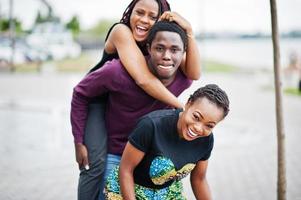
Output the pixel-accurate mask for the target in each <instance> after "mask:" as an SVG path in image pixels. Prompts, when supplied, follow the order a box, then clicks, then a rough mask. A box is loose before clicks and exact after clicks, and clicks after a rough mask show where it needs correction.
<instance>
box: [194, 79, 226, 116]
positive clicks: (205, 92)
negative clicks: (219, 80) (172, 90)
mask: <svg viewBox="0 0 301 200" xmlns="http://www.w3.org/2000/svg"><path fill="white" fill-rule="evenodd" d="M204 97H206V98H207V99H208V100H209V101H211V102H212V103H214V104H216V105H217V106H218V107H219V108H222V109H223V110H224V117H226V116H227V115H228V113H229V99H228V96H227V94H226V92H225V91H224V90H222V89H221V88H219V87H218V86H217V85H215V84H208V85H206V86H204V87H201V88H199V89H197V90H196V91H195V92H194V93H193V94H192V95H190V97H189V99H188V102H191V103H193V102H195V101H196V100H197V99H200V98H204Z"/></svg>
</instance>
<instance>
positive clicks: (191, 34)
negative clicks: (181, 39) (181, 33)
mask: <svg viewBox="0 0 301 200" xmlns="http://www.w3.org/2000/svg"><path fill="white" fill-rule="evenodd" d="M186 35H187V37H188V38H192V39H193V38H194V34H193V33H186Z"/></svg>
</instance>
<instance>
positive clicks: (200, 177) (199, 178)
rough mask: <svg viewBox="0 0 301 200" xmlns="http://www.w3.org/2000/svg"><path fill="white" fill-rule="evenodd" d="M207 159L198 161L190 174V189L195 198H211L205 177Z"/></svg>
mask: <svg viewBox="0 0 301 200" xmlns="http://www.w3.org/2000/svg"><path fill="white" fill-rule="evenodd" d="M207 166H208V161H199V162H198V163H197V165H196V167H195V168H194V169H193V170H192V172H191V175H190V182H191V187H192V191H193V193H194V196H195V197H196V199H197V200H211V199H212V198H211V193H210V189H209V185H208V182H207V179H206V171H207Z"/></svg>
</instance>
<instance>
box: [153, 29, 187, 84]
mask: <svg viewBox="0 0 301 200" xmlns="http://www.w3.org/2000/svg"><path fill="white" fill-rule="evenodd" d="M148 52H149V54H150V59H149V61H148V64H149V67H150V69H151V70H152V72H153V73H154V75H155V76H157V77H158V78H159V79H160V80H161V81H162V82H163V83H164V82H167V83H170V82H171V81H173V79H174V77H175V75H176V71H177V69H178V68H179V66H180V64H181V61H182V59H183V55H184V43H183V41H182V39H181V37H180V35H179V34H178V33H175V32H169V31H159V32H157V33H156V36H155V38H154V40H153V41H152V43H151V46H150V47H148Z"/></svg>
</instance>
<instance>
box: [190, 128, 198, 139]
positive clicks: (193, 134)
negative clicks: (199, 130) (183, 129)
mask: <svg viewBox="0 0 301 200" xmlns="http://www.w3.org/2000/svg"><path fill="white" fill-rule="evenodd" d="M188 133H189V135H190V136H192V137H196V136H198V134H196V133H194V132H193V131H192V130H190V129H188Z"/></svg>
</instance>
